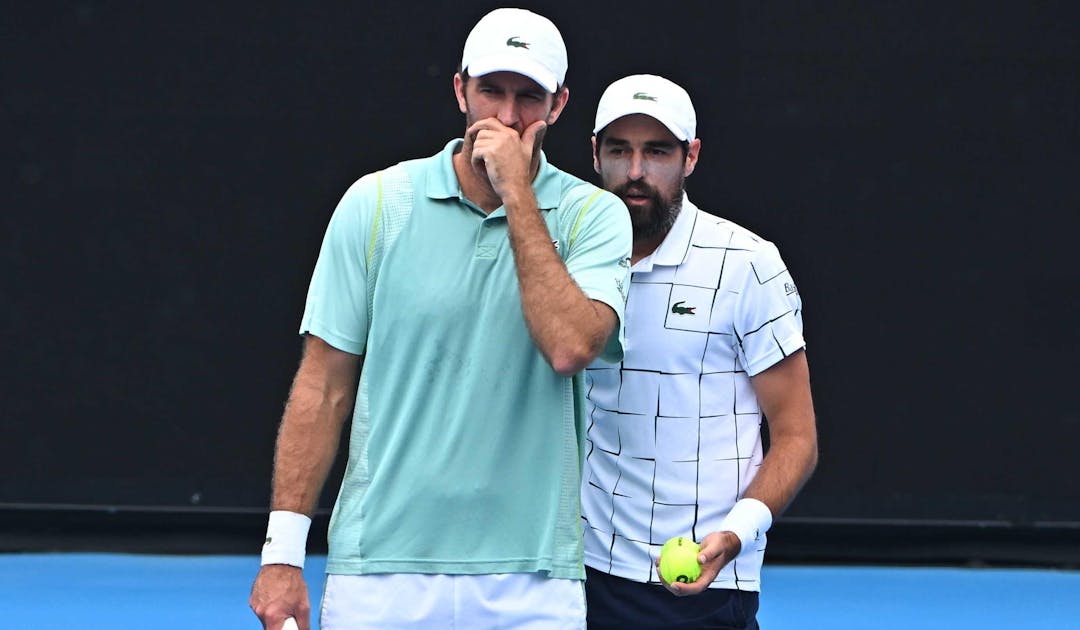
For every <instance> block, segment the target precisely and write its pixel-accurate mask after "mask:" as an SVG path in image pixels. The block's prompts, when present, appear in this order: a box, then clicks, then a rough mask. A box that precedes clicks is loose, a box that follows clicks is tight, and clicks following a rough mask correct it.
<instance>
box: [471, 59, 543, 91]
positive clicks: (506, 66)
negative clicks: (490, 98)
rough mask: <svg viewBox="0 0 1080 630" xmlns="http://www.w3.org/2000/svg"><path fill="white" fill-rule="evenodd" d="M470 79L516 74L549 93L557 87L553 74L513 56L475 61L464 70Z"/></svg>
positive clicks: (527, 60)
mask: <svg viewBox="0 0 1080 630" xmlns="http://www.w3.org/2000/svg"><path fill="white" fill-rule="evenodd" d="M465 70H466V71H467V72H468V73H469V76H470V77H482V76H484V75H485V74H491V73H492V72H516V73H517V74H520V75H523V76H526V77H529V78H530V79H532V80H533V81H536V82H537V83H538V84H539V85H540V87H542V88H544V89H545V90H547V91H548V92H549V93H554V92H555V90H556V89H557V88H558V87H559V80H558V78H557V77H556V76H555V73H554V72H552V71H551V70H548V69H547V68H545V67H544V66H543V65H541V64H539V63H537V62H536V61H534V60H532V59H527V58H525V57H517V56H513V55H490V56H488V57H483V58H480V59H475V60H473V61H472V62H471V63H469V66H468V67H467V68H465Z"/></svg>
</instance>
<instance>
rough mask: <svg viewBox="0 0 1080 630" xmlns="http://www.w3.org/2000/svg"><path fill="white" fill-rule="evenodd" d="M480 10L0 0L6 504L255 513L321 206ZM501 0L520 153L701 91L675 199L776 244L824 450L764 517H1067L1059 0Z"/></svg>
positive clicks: (408, 128)
mask: <svg viewBox="0 0 1080 630" xmlns="http://www.w3.org/2000/svg"><path fill="white" fill-rule="evenodd" d="M495 6H498V5H496V4H491V3H481V2H465V3H457V4H449V3H447V4H444V3H436V2H419V3H401V4H397V3H366V2H341V3H293V2H265V3H195V4H191V3H160V4H159V3H140V4H136V3H125V2H108V1H96V2H95V1H86V2H71V3H41V4H38V3H29V2H22V3H12V2H5V3H3V9H2V15H3V18H2V19H0V78H2V81H0V96H2V99H0V136H2V138H3V147H4V148H3V151H2V154H0V155H2V158H0V160H2V161H0V167H2V168H0V178H2V179H0V201H2V208H0V265H2V267H3V273H2V274H0V304H2V305H3V307H2V308H0V333H2V338H3V339H4V344H3V345H4V348H5V351H4V352H3V359H4V360H3V365H4V373H3V378H2V380H0V393H2V395H3V401H4V402H3V408H2V411H0V418H2V426H3V437H2V438H0V507H2V509H3V511H2V513H3V514H6V515H7V518H8V520H7V522H8V523H9V524H10V523H18V524H19V527H23V528H24V530H21V531H23V533H27V532H29V533H30V534H32V533H33V532H34V531H38V530H37V529H36V527H37V525H35V523H37V522H38V521H35V520H34V519H36V518H38V517H40V518H41V519H45V520H48V521H49V522H51V523H54V527H55V523H57V522H64V520H65V518H67V519H69V520H70V519H72V518H74V517H73V516H72V515H73V514H77V513H82V514H84V515H85V514H95V513H97V514H110V515H116V514H118V513H121V512H126V513H146V514H148V513H154V512H157V513H164V514H166V515H180V514H188V515H191V514H215V515H244V514H248V515H251V517H252V519H255V520H257V521H258V522H259V524H258V527H261V513H262V512H264V511H265V509H266V505H267V502H268V498H269V476H270V469H271V458H272V446H273V440H274V435H275V431H276V425H277V421H278V419H279V416H280V413H281V408H282V403H283V400H284V397H285V395H286V392H287V389H288V386H289V382H290V378H291V376H292V373H293V371H294V370H295V367H296V364H297V361H298V359H299V348H300V342H299V338H298V337H297V336H296V328H297V326H298V322H299V317H300V314H301V310H302V306H303V298H304V293H305V290H306V286H307V280H308V277H309V274H310V271H311V268H312V265H313V263H314V261H315V256H316V253H317V248H318V244H319V241H320V239H321V236H322V231H323V229H324V227H325V223H326V220H327V219H328V217H329V213H330V212H331V211H332V209H333V207H334V205H335V204H336V202H337V201H338V198H339V197H340V195H341V194H342V193H343V192H344V190H345V189H346V188H347V187H348V185H349V184H350V183H352V182H353V181H354V180H355V179H357V178H358V177H359V176H360V175H362V174H364V173H366V172H369V171H371V170H375V169H378V168H381V167H383V166H386V165H389V164H392V163H394V162H397V161H399V160H401V159H406V158H411V157H417V156H421V155H428V154H431V153H434V152H436V151H437V150H438V149H439V148H441V146H442V145H443V143H444V142H445V141H446V140H448V139H449V138H450V137H453V136H456V135H458V134H460V132H461V131H462V129H463V119H462V116H461V115H460V114H459V113H458V111H457V108H456V103H455V102H454V100H453V96H452V91H451V77H452V75H453V72H454V70H455V67H456V65H457V62H458V61H459V60H460V53H461V46H462V44H463V42H464V37H465V35H466V33H467V32H468V30H469V28H471V26H472V25H473V24H474V23H475V21H476V20H477V19H478V18H479V17H480V16H481V15H483V14H484V13H486V12H487V11H488V10H489V9H491V8H494V7H495ZM518 6H526V7H529V8H533V9H535V10H537V11H539V12H541V13H543V14H545V15H547V16H549V17H550V18H552V19H553V20H554V21H555V22H556V24H558V25H559V26H560V28H561V29H562V31H563V35H564V37H565V39H566V42H567V46H568V48H569V52H570V70H569V73H568V75H567V84H568V85H569V87H570V90H571V99H570V104H569V108H568V110H567V112H566V114H565V115H564V117H563V118H562V120H560V122H559V123H558V124H557V125H556V127H555V128H554V129H553V132H552V133H551V134H549V138H548V142H547V144H546V151H547V154H548V157H549V158H550V159H552V161H554V162H555V163H556V164H559V165H560V166H562V167H563V168H565V169H566V170H569V171H571V172H575V173H577V174H579V175H581V176H583V177H587V178H592V170H591V162H590V155H589V135H590V129H591V119H592V115H593V111H594V107H595V104H596V100H597V99H598V97H599V95H600V93H601V91H602V90H603V88H604V87H605V86H606V85H607V84H608V83H609V82H610V81H612V80H614V79H616V78H618V77H620V76H622V75H624V74H629V73H638V72H650V73H657V74H663V75H665V76H668V77H669V78H671V79H673V80H675V81H677V82H679V83H681V84H682V85H684V86H685V87H686V88H687V89H688V90H689V92H690V93H691V95H692V96H693V97H694V100H695V103H696V106H697V110H698V115H699V136H700V137H701V138H702V140H703V151H702V161H701V164H700V166H699V168H698V170H697V172H696V173H695V174H694V175H693V176H692V177H691V179H690V180H689V181H688V190H689V193H690V195H691V198H692V199H694V200H695V201H696V202H697V203H698V205H700V206H702V207H703V208H706V209H708V210H710V211H712V212H715V213H717V214H720V215H723V216H725V217H727V218H730V219H733V220H735V221H736V222H739V223H741V224H742V225H744V226H746V227H748V228H750V229H751V230H754V231H755V232H758V233H759V234H762V235H763V236H765V237H767V238H769V239H771V240H773V241H774V242H776V243H777V244H778V246H779V247H780V250H781V252H782V253H783V255H784V258H785V260H786V261H787V263H788V265H789V267H790V268H791V269H792V271H793V274H794V276H795V278H796V280H797V281H798V282H799V285H800V290H801V293H802V295H803V299H804V303H805V308H806V311H805V323H806V330H807V338H808V343H809V346H808V347H809V358H810V362H811V369H812V377H813V386H814V394H815V402H816V407H817V411H818V417H819V426H820V437H821V453H822V455H821V464H820V467H819V469H818V471H817V473H816V475H815V477H814V478H813V480H812V481H811V483H810V484H809V485H808V486H807V487H806V489H805V491H804V493H803V494H802V495H801V497H800V498H799V500H798V501H797V502H796V503H795V505H794V506H793V507H792V508H791V510H790V511H789V512H788V514H787V516H786V518H785V519H784V520H783V521H782V524H781V525H779V527H785V525H784V524H786V526H787V527H789V528H790V531H792V532H795V533H793V534H792V535H791V539H796V538H797V533H798V532H800V531H801V532H810V531H815V530H814V528H815V527H843V526H851V525H858V526H860V527H862V529H861V530H859V531H860V532H862V533H863V534H866V533H867V532H869V534H868V535H867V536H866V537H865V546H866V548H867V549H869V550H871V551H869V552H868V553H870V554H871V555H872V554H873V551H872V550H874V549H877V550H879V551H881V550H883V549H885V548H887V547H888V546H889V545H890V544H894V543H893V542H891V541H892V540H893V538H894V537H895V536H896V535H898V534H897V532H901V531H902V532H904V534H903V535H904V536H909V535H911V531H914V530H915V529H918V528H923V531H929V530H927V529H926V528H933V527H937V528H939V529H941V528H945V529H950V528H952V531H960V530H956V529H955V528H961V530H962V531H964V532H966V533H967V534H971V535H975V534H977V533H978V532H984V533H985V532H986V531H990V530H993V531H1000V532H1004V533H1003V535H1002V536H1001V540H1003V541H1006V542H1007V541H1016V540H1021V539H1023V540H1025V541H1028V540H1033V541H1035V542H1038V541H1039V540H1045V539H1047V538H1048V537H1053V536H1057V535H1061V534H1062V532H1065V533H1069V532H1072V533H1073V534H1075V532H1077V531H1080V487H1078V483H1077V479H1078V478H1080V465H1078V464H1077V459H1076V456H1075V454H1074V451H1075V449H1076V447H1077V445H1078V444H1080V412H1078V411H1077V405H1076V402H1075V401H1076V393H1075V392H1076V381H1077V377H1078V376H1080V359H1078V358H1077V357H1078V352H1077V351H1078V350H1080V332H1078V326H1077V324H1078V323H1080V321H1078V317H1077V315H1076V310H1075V309H1076V302H1077V297H1078V296H1080V271H1078V269H1077V267H1076V265H1075V264H1074V262H1073V258H1074V255H1075V254H1074V251H1075V247H1074V245H1073V242H1074V240H1075V238H1076V237H1075V232H1076V231H1077V229H1078V228H1080V186H1078V184H1077V179H1078V175H1080V115H1078V111H1080V109H1078V108H1080V88H1078V86H1077V76H1078V68H1080V64H1078V62H1080V37H1078V32H1077V31H1078V24H1080V20H1078V18H1080V10H1077V9H1076V8H1075V6H1074V5H1073V4H1072V3H1067V2H1039V3H1025V2H1014V3H1001V2H990V3H984V2H945V3H938V2H828V3H799V2H765V3H759V2H715V3H705V2H702V3H678V2H673V3H656V2H641V1H636V0H635V1H621V2H614V1H605V2H589V3H581V2H565V1H563V2H554V1H549V2H528V3H520V4H519V5H518ZM594 181H595V180H594ZM331 485H333V484H331ZM334 490H336V488H329V489H328V492H327V493H326V496H325V498H324V501H323V505H324V506H328V505H330V502H331V499H332V495H333V491H334ZM65 515H66V516H65ZM170 518H171V517H170ZM171 522H176V521H171ZM123 524H124V526H125V527H135V528H138V527H143V526H145V524H146V521H141V522H140V521H139V520H138V519H130V518H129V519H128V520H125V521H123ZM220 524H221V523H220V522H219V525H220ZM79 526H80V527H85V525H79ZM106 526H108V524H106ZM800 526H801V527H802V529H800ZM875 527H884V529H882V530H876V529H874V528H875ZM890 527H893V528H894V529H890ZM76 529H77V528H76ZM831 531H835V529H833V530H831ZM852 531H853V530H852ZM181 533H182V532H181ZM818 533H819V534H820V532H818ZM31 538H32V536H31ZM968 539H971V536H968ZM253 540H254V541H255V542H254V543H253V545H257V543H258V534H256V535H255V536H254V538H253ZM815 541H816V542H815ZM826 542H827V538H826V537H824V536H816V537H815V536H807V537H806V544H807V546H806V548H805V549H810V550H813V549H815V548H818V549H823V548H824V546H825V545H826ZM28 544H29V543H28ZM815 545H816V546H815ZM840 547H843V545H841V546H840ZM771 548H772V547H771ZM805 549H804V551H805ZM829 553H839V554H841V555H842V553H843V551H842V550H836V549H834V550H832V551H830V552H829Z"/></svg>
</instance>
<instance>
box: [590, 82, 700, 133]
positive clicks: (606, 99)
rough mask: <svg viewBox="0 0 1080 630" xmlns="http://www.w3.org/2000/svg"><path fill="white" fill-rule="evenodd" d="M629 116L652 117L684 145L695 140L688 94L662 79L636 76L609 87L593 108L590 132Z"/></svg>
mask: <svg viewBox="0 0 1080 630" xmlns="http://www.w3.org/2000/svg"><path fill="white" fill-rule="evenodd" d="M630 114H645V115H646V116H652V117H653V118H655V119H657V120H659V121H660V122H661V123H663V124H664V126H665V127H667V128H668V130H669V131H671V133H672V134H673V135H674V136H675V137H676V138H678V139H679V140H681V141H683V142H688V141H690V140H693V139H694V138H696V137H697V136H696V135H695V134H697V114H696V113H694V104H693V103H692V102H690V95H689V94H687V93H686V90H684V89H682V88H681V87H679V86H678V85H676V84H674V83H672V82H671V81H668V80H667V79H665V78H664V77H658V76H656V75H654V74H635V75H631V76H628V77H623V78H622V79H619V80H618V81H616V82H614V83H612V84H611V85H609V86H608V88H607V89H606V90H604V94H603V95H602V96H601V97H600V103H599V105H597V106H596V126H595V127H593V133H599V131H600V130H601V129H603V128H604V127H607V126H608V125H610V124H611V123H612V122H614V121H615V120H616V119H618V118H622V117H623V116H629V115H630Z"/></svg>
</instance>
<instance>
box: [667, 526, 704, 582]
mask: <svg viewBox="0 0 1080 630" xmlns="http://www.w3.org/2000/svg"><path fill="white" fill-rule="evenodd" d="M699 553H701V547H699V546H698V544H697V543H696V542H694V541H692V540H690V539H689V538H685V537H683V536H676V537H674V538H672V539H670V540H668V541H667V542H666V543H664V546H663V547H661V548H660V575H662V576H664V579H665V580H666V581H667V583H668V584H674V583H676V582H693V581H694V580H696V579H698V576H699V575H701V565H700V564H699V563H698V559H697V558H698V554H699Z"/></svg>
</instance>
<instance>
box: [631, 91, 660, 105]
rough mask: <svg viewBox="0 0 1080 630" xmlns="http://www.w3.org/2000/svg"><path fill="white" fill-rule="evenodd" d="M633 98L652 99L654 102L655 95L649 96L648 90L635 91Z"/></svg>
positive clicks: (640, 99) (639, 99)
mask: <svg viewBox="0 0 1080 630" xmlns="http://www.w3.org/2000/svg"><path fill="white" fill-rule="evenodd" d="M634 99H635V100H638V101H652V102H654V103H655V102H656V97H655V96H649V93H648V92H635V93H634Z"/></svg>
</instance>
